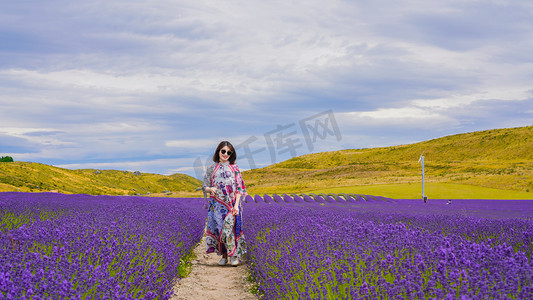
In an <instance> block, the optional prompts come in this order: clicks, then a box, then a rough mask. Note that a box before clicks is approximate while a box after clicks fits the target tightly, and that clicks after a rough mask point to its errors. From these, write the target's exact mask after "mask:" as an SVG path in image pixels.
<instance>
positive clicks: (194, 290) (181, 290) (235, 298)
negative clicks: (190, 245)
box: [170, 238, 257, 300]
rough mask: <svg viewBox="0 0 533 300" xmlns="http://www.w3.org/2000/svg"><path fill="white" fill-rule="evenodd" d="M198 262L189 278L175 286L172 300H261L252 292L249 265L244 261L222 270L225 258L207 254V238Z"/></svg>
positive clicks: (198, 249)
mask: <svg viewBox="0 0 533 300" xmlns="http://www.w3.org/2000/svg"><path fill="white" fill-rule="evenodd" d="M194 252H195V253H196V256H197V259H196V260H195V261H193V266H192V272H191V274H189V277H187V278H183V279H181V280H180V281H179V282H178V283H177V284H176V286H175V287H174V295H173V296H172V297H171V298H170V299H171V300H185V299H195V300H196V299H205V300H211V299H217V300H218V299H223V298H226V299H232V300H257V297H256V296H254V295H253V294H251V293H250V292H248V291H249V290H250V284H249V282H248V281H247V279H246V278H247V276H248V275H247V274H248V273H247V270H246V262H245V261H243V260H241V264H239V266H237V267H233V266H231V265H230V264H229V263H228V264H227V265H226V266H224V267H221V266H219V265H218V261H219V260H220V258H221V256H218V255H216V254H215V253H211V254H205V238H204V239H202V241H201V242H200V244H199V245H198V246H197V247H196V248H195V249H194Z"/></svg>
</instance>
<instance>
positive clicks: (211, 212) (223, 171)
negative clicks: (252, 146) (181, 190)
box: [203, 162, 247, 257]
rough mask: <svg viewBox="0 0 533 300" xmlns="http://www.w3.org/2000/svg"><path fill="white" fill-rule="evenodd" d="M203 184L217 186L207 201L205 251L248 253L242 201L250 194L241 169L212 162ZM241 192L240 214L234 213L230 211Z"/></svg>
mask: <svg viewBox="0 0 533 300" xmlns="http://www.w3.org/2000/svg"><path fill="white" fill-rule="evenodd" d="M203 187H204V188H206V187H216V188H217V193H215V194H212V195H211V197H210V198H209V203H208V212H207V231H206V252H207V253H212V252H216V253H217V254H218V255H222V254H224V253H227V254H228V256H236V257H241V256H242V255H243V254H244V253H245V252H246V250H245V245H246V244H245V240H244V233H243V231H242V203H243V201H244V197H246V195H247V194H246V187H245V185H244V180H243V179H242V175H241V172H240V170H239V168H238V167H237V165H235V164H233V165H232V164H230V163H229V162H226V163H213V164H212V165H211V166H209V168H207V171H206V173H205V176H204V181H203ZM238 194H240V195H241V200H240V207H239V214H238V215H237V216H233V214H232V213H231V210H232V209H233V206H234V205H235V202H236V200H237V198H236V197H237V195H238Z"/></svg>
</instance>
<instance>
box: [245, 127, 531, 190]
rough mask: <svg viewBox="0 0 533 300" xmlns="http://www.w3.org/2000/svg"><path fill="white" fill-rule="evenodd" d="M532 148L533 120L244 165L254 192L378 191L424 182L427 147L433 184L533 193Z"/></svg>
mask: <svg viewBox="0 0 533 300" xmlns="http://www.w3.org/2000/svg"><path fill="white" fill-rule="evenodd" d="M531 149H533V126H527V127H518V128H506V129H495V130H485V131H477V132H471V133H464V134H457V135H451V136H446V137H442V138H437V139H433V140H429V141H424V142H420V143H415V144H409V145H400V146H392V147H382V148H370V149H351V150H340V151H332V152H322V153H314V154H308V155H303V156H298V157H294V158H292V159H289V160H286V161H284V162H281V163H278V164H274V165H270V166H268V167H265V168H261V169H253V170H248V171H245V172H243V177H244V179H245V181H246V183H247V188H248V190H249V191H250V193H251V194H264V193H268V194H272V193H300V192H316V191H320V192H328V191H332V192H333V191H334V190H335V191H337V192H338V191H343V190H349V191H350V192H354V191H358V190H360V191H369V190H370V191H374V192H378V194H379V191H380V187H383V188H385V187H386V186H387V187H390V186H392V189H391V188H387V189H385V190H386V191H389V192H390V191H393V190H394V189H395V188H404V189H405V188H407V187H408V186H409V185H413V184H420V181H421V176H420V172H421V168H420V164H419V163H418V162H417V161H418V158H419V156H420V153H421V152H422V151H423V153H424V156H425V175H426V183H427V184H428V185H432V184H433V185H435V186H436V184H455V185H456V187H457V188H459V187H465V186H467V187H468V186H475V187H478V188H487V189H489V188H492V189H497V190H506V191H509V192H516V193H522V194H521V195H522V196H519V198H520V197H522V198H523V197H525V198H531V199H533V151H532V150H531ZM402 186H403V187H402ZM370 187H373V188H372V189H369V188H370ZM409 189H410V190H413V192H410V193H411V194H408V195H410V196H409V198H419V197H420V196H421V193H420V192H418V191H416V192H415V191H414V189H413V188H412V187H410V188H409ZM385 190H384V191H385ZM452 190H453V188H452ZM530 192H531V194H525V193H530ZM489 193H490V192H489ZM374 194H376V193H374ZM402 195H403V194H402ZM529 195H531V196H529ZM385 196H387V194H385ZM388 196H390V195H388ZM473 196H474V197H475V195H473Z"/></svg>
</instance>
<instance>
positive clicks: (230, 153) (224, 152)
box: [220, 149, 233, 156]
mask: <svg viewBox="0 0 533 300" xmlns="http://www.w3.org/2000/svg"><path fill="white" fill-rule="evenodd" d="M220 153H222V154H226V150H224V149H222V150H220ZM232 154H233V152H231V150H228V155H229V156H231V155H232Z"/></svg>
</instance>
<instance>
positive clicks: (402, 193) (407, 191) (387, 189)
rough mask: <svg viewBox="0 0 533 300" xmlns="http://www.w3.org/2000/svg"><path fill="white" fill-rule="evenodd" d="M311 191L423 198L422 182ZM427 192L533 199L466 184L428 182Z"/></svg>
mask: <svg viewBox="0 0 533 300" xmlns="http://www.w3.org/2000/svg"><path fill="white" fill-rule="evenodd" d="M309 193H315V194H317V193H326V194H327V193H335V194H336V193H354V194H363V195H374V196H384V197H388V198H394V199H421V198H422V185H421V184H377V185H363V186H347V187H334V188H328V189H319V190H314V191H309ZM425 193H426V196H428V198H429V199H508V200H533V193H531V192H520V191H510V190H502V189H494V188H487V187H480V186H474V185H466V184H453V183H426V185H425Z"/></svg>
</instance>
